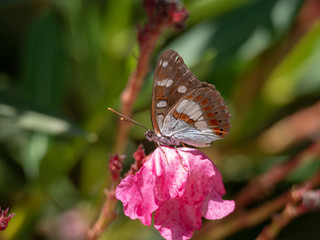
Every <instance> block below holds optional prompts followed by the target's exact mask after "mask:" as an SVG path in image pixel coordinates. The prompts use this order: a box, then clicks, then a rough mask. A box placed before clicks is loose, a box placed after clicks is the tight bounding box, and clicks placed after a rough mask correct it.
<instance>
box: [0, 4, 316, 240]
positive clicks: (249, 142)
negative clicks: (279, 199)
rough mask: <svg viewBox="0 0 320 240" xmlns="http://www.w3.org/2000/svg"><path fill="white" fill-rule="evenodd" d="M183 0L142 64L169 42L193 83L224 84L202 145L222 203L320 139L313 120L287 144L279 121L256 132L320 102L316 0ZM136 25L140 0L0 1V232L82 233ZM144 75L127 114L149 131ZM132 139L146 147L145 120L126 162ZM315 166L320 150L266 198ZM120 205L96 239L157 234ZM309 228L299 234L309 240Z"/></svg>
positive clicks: (101, 184) (103, 176) (93, 213)
mask: <svg viewBox="0 0 320 240" xmlns="http://www.w3.org/2000/svg"><path fill="white" fill-rule="evenodd" d="M183 4H184V6H185V7H186V9H187V10H188V11H189V14H190V17H189V18H188V20H187V22H186V28H185V29H184V30H183V31H182V32H180V33H176V32H174V31H173V30H168V31H165V32H164V34H163V35H162V37H161V38H160V39H159V41H158V45H157V47H156V49H155V51H154V55H153V62H152V63H151V66H152V71H153V70H154V69H153V66H154V65H155V62H156V60H157V58H158V56H159V55H160V53H161V52H162V51H163V50H164V49H167V48H171V49H174V50H176V51H178V52H179V53H180V54H181V55H182V57H183V58H184V60H185V62H186V64H187V65H188V66H189V67H190V69H191V70H192V71H193V73H194V74H195V75H196V76H197V77H198V78H199V80H201V81H207V82H209V83H212V84H214V85H215V86H216V87H217V89H218V90H219V91H220V92H221V94H222V96H223V97H224V99H225V101H226V102H227V104H228V106H229V108H230V112H231V114H232V125H233V128H232V129H231V132H230V134H229V135H228V137H226V139H224V140H223V141H219V142H217V143H214V144H213V145H212V147H210V148H207V149H203V151H205V153H207V154H208V155H209V156H210V157H211V159H212V160H213V161H214V162H215V164H216V165H218V167H219V168H220V170H221V172H222V174H223V177H224V180H225V184H226V189H227V196H226V198H228V199H232V197H233V196H234V195H235V193H236V192H237V191H238V190H239V188H240V187H241V186H244V185H245V184H246V183H247V182H248V181H249V180H250V179H252V178H253V177H255V176H259V175H260V174H261V173H263V172H265V171H267V170H268V169H269V168H270V167H271V166H272V165H274V164H277V163H281V162H284V161H286V160H288V159H289V158H290V157H291V156H293V155H294V154H295V153H297V152H299V151H301V149H304V148H305V146H307V145H308V144H309V143H310V142H311V141H314V140H315V139H318V138H319V129H320V128H319V126H318V125H319V124H318V125H317V126H318V127H315V128H314V129H313V130H312V131H311V132H310V133H308V134H305V135H303V136H302V137H300V138H294V140H292V139H291V138H290V139H289V137H287V135H286V134H285V133H287V132H285V131H283V132H281V129H280V130H279V131H280V132H279V135H280V136H275V135H272V134H271V137H270V139H271V140H270V141H269V140H268V139H269V138H267V137H265V136H266V135H264V134H268V133H269V132H268V130H269V129H270V128H272V126H274V125H275V124H277V123H278V122H279V121H281V120H283V119H288V118H289V117H290V116H292V114H294V113H296V112H299V111H300V110H301V109H303V108H307V107H310V106H313V105H314V104H316V103H317V102H318V101H319V100H320V97H319V96H320V77H319V76H320V67H319V66H320V65H319V62H320V21H319V19H320V4H319V1H317V0H309V1H302V0H241V1H240V0H186V1H183ZM145 21H146V16H145V12H144V10H143V7H142V2H141V1H138V0H135V1H132V0H117V1H107V0H95V1H94V0H91V1H89V0H83V1H81V0H68V1H65V0H51V1H47V0H11V1H10V0H2V1H1V2H0V29H1V37H0V54H1V57H0V62H1V63H0V196H1V197H0V206H1V207H2V208H6V207H10V213H13V212H14V213H16V216H15V217H14V218H13V219H12V220H11V222H10V223H9V227H8V229H7V230H5V231H4V232H0V239H83V237H81V236H83V234H84V231H85V230H86V228H87V227H88V226H91V225H92V223H93V221H94V220H95V219H96V218H97V217H98V215H99V210H100V208H101V205H102V204H103V201H104V194H103V189H104V188H105V187H109V186H110V184H111V180H110V175H109V172H108V168H107V166H108V158H109V154H110V153H111V152H112V147H113V143H114V139H115V136H116V131H115V130H116V124H117V119H118V117H117V116H115V115H114V114H113V113H111V112H109V111H107V107H112V108H114V109H119V106H120V94H121V92H122V90H123V89H124V87H125V86H126V82H127V80H128V77H129V76H130V73H131V72H133V71H134V69H135V67H136V63H137V61H136V60H137V57H138V54H139V49H138V45H137V41H136V33H137V32H136V26H137V25H138V24H140V25H142V24H143V23H145ZM152 81H153V73H152V72H151V73H150V74H149V75H148V77H147V79H146V81H145V83H144V85H143V88H142V90H141V93H140V94H139V97H138V99H137V102H136V103H135V109H134V112H135V113H134V116H133V118H134V119H135V120H137V121H139V122H141V123H142V124H144V125H146V126H148V127H150V128H151V119H150V112H149V108H150V101H151V92H152ZM318 114H319V112H318ZM318 117H319V122H320V114H319V115H318ZM300 124H301V125H302V127H303V124H305V123H304V122H303V121H301V122H300ZM298 130H299V129H297V128H293V129H291V130H290V129H289V132H290V133H293V134H294V133H296V132H297V131H298ZM316 131H318V132H316ZM316 133H317V134H316ZM269 135H270V134H269ZM269 135H267V136H269ZM139 143H144V145H145V147H146V152H147V153H149V152H150V151H152V150H153V149H154V145H153V144H152V143H148V142H147V141H146V140H145V139H144V133H143V129H141V128H138V127H133V128H132V131H131V133H130V139H129V142H128V144H127V148H126V155H127V159H126V162H125V167H126V169H127V168H128V167H129V166H130V164H131V163H132V161H133V159H132V157H131V155H132V153H133V152H134V151H135V149H136V148H137V146H138V144H139ZM319 165H320V164H319V157H313V158H312V159H311V160H309V161H308V162H307V163H306V164H304V165H303V166H299V167H298V168H297V169H296V171H295V172H294V173H292V174H291V175H290V176H289V177H288V178H286V180H285V181H284V182H282V183H281V184H279V185H278V186H277V189H276V191H275V193H278V192H282V191H285V190H287V189H289V188H290V187H291V186H292V185H293V184H296V183H299V182H301V181H303V180H305V179H308V178H309V177H310V176H312V174H314V173H315V172H316V171H317V170H319ZM121 207H122V206H121V204H118V206H117V210H118V212H119V218H118V219H117V220H116V221H114V222H113V223H112V225H111V226H110V228H109V229H108V230H107V231H106V232H105V233H104V235H103V236H102V239H161V236H160V235H159V234H158V232H157V231H156V230H155V229H154V228H153V227H150V228H148V227H146V226H143V225H142V224H141V223H140V222H139V221H138V220H135V221H132V220H130V219H129V218H127V217H125V216H124V215H123V212H122V209H121ZM308 219H311V220H310V223H312V224H307V225H302V224H297V226H300V228H297V227H296V228H295V227H292V226H291V228H288V229H286V230H285V231H284V233H282V234H283V235H284V238H279V239H295V238H294V236H298V235H297V233H296V232H301V233H303V232H305V231H308V228H310V227H311V228H312V226H314V225H315V219H317V221H318V223H317V224H316V225H318V224H319V221H320V219H319V214H315V215H312V216H309V217H307V218H306V220H305V221H304V222H308ZM293 224H294V223H293ZM262 228H263V225H258V226H256V227H254V228H252V229H247V230H245V231H244V232H242V233H238V235H234V236H231V237H230V239H254V238H255V237H256V236H257V234H258V233H259V232H260V231H261V229H262ZM317 231H318V232H317ZM317 231H316V230H310V231H309V232H308V233H309V234H312V232H313V233H316V234H318V235H317V236H318V237H319V236H320V232H319V229H317ZM288 236H289V238H288ZM303 236H305V235H303ZM312 236H313V235H310V238H309V239H313V238H312ZM286 237H287V238H286ZM290 237H291V238H290ZM297 239H298V238H297Z"/></svg>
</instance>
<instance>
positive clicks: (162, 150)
mask: <svg viewBox="0 0 320 240" xmlns="http://www.w3.org/2000/svg"><path fill="white" fill-rule="evenodd" d="M154 144H155V145H156V146H157V145H158V147H159V148H160V150H161V151H162V152H163V154H164V157H165V158H166V161H167V164H168V165H169V161H168V158H167V155H166V153H165V152H164V151H163V149H162V148H161V145H160V144H159V143H157V144H156V142H154Z"/></svg>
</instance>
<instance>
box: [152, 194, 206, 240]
mask: <svg viewBox="0 0 320 240" xmlns="http://www.w3.org/2000/svg"><path fill="white" fill-rule="evenodd" d="M201 221H202V219H201V211H199V208H195V207H194V206H192V205H187V204H184V203H183V202H180V201H178V200H176V199H173V200H169V201H166V202H163V204H161V205H160V206H159V208H158V209H157V210H156V212H155V215H154V226H155V228H156V229H157V230H158V231H159V232H160V234H161V235H162V237H164V238H165V239H170V240H184V239H190V238H191V236H192V234H193V232H194V230H198V229H200V228H201Z"/></svg>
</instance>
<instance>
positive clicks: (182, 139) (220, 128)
mask: <svg viewBox="0 0 320 240" xmlns="http://www.w3.org/2000/svg"><path fill="white" fill-rule="evenodd" d="M230 117H231V115H230V113H229V110H228V107H227V105H226V103H225V102H224V100H223V98H222V97H221V95H220V93H219V92H218V91H217V89H216V88H215V86H214V85H212V84H209V83H206V82H200V81H199V80H198V79H197V78H196V77H195V76H194V74H193V73H192V72H191V71H190V70H189V68H188V67H187V65H186V64H185V63H184V61H183V59H182V57H181V56H180V55H179V54H178V53H177V52H175V51H173V50H170V49H168V50H165V51H164V52H163V53H162V54H161V56H160V57H159V60H158V62H157V65H156V69H155V73H154V80H153V90H152V103H151V120H152V125H153V129H154V130H147V131H146V132H145V136H146V138H147V139H148V140H149V141H154V142H156V143H158V144H159V145H173V146H178V145H181V143H185V144H188V145H191V146H195V147H208V146H210V145H211V143H212V142H213V141H215V140H219V139H222V138H224V137H225V136H226V135H227V134H228V132H229V130H230V128H231V124H230Z"/></svg>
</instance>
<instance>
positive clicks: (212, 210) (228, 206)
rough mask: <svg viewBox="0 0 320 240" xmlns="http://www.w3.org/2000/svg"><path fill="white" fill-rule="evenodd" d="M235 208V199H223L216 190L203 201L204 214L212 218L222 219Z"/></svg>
mask: <svg viewBox="0 0 320 240" xmlns="http://www.w3.org/2000/svg"><path fill="white" fill-rule="evenodd" d="M234 208H235V202H234V201H230V200H223V199H222V198H221V196H220V195H219V194H218V193H217V192H216V191H215V190H212V191H211V192H210V193H209V194H208V195H207V196H206V199H205V200H204V202H203V205H202V216H203V217H205V218H207V219H212V220H214V219H220V218H223V217H225V216H227V215H229V214H230V213H231V212H233V210H234Z"/></svg>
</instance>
